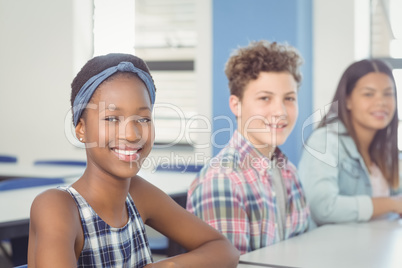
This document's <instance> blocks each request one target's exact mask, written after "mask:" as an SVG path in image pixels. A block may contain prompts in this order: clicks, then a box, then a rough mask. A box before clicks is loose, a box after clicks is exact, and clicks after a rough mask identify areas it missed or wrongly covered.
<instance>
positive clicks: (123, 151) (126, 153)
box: [114, 149, 137, 155]
mask: <svg viewBox="0 0 402 268" xmlns="http://www.w3.org/2000/svg"><path fill="white" fill-rule="evenodd" d="M114 151H115V152H116V153H118V154H124V155H133V154H135V153H137V151H125V150H118V149H115V150H114Z"/></svg>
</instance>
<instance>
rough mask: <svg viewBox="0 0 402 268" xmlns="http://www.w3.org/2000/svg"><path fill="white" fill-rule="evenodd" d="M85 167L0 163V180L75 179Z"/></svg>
mask: <svg viewBox="0 0 402 268" xmlns="http://www.w3.org/2000/svg"><path fill="white" fill-rule="evenodd" d="M84 171H85V167H82V166H62V165H33V164H32V165H25V164H19V163H0V178H1V179H8V178H14V177H42V178H75V177H78V176H80V175H81V174H83V173H84Z"/></svg>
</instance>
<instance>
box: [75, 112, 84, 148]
mask: <svg viewBox="0 0 402 268" xmlns="http://www.w3.org/2000/svg"><path fill="white" fill-rule="evenodd" d="M75 136H76V137H77V139H78V140H79V141H80V142H85V139H84V138H85V121H84V119H82V118H80V121H78V124H77V126H76V127H75Z"/></svg>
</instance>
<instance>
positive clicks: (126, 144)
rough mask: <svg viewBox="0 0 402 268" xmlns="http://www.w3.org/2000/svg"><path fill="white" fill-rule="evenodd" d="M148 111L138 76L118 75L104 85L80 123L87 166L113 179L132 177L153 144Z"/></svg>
mask: <svg viewBox="0 0 402 268" xmlns="http://www.w3.org/2000/svg"><path fill="white" fill-rule="evenodd" d="M151 109H152V106H151V101H150V98H149V95H148V91H147V88H146V86H145V84H144V83H143V82H142V81H141V80H140V79H139V78H138V77H135V76H133V75H127V74H117V75H115V76H114V77H113V78H112V79H111V80H109V81H105V82H103V83H102V84H101V85H100V86H99V88H98V89H97V90H96V92H95V93H94V95H93V96H92V99H91V101H90V103H89V104H88V106H87V109H86V110H87V111H86V116H85V119H84V120H83V119H81V120H80V122H81V124H82V123H83V124H82V126H83V127H84V141H85V144H86V149H87V157H88V165H89V164H91V163H92V164H94V165H95V166H96V167H97V168H98V169H101V170H103V171H104V172H106V173H108V174H111V175H113V176H116V177H121V178H130V177H132V176H134V175H135V174H136V173H137V172H138V171H139V169H140V167H141V164H142V162H143V160H144V159H145V158H146V157H147V156H148V154H149V152H150V151H151V148H152V144H153V141H154V128H153V123H152V121H151V119H152V111H151Z"/></svg>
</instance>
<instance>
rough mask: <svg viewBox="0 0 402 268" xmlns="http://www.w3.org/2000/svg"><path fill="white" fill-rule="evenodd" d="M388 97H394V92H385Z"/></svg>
mask: <svg viewBox="0 0 402 268" xmlns="http://www.w3.org/2000/svg"><path fill="white" fill-rule="evenodd" d="M384 95H385V96H387V97H393V96H394V92H385V94H384Z"/></svg>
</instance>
